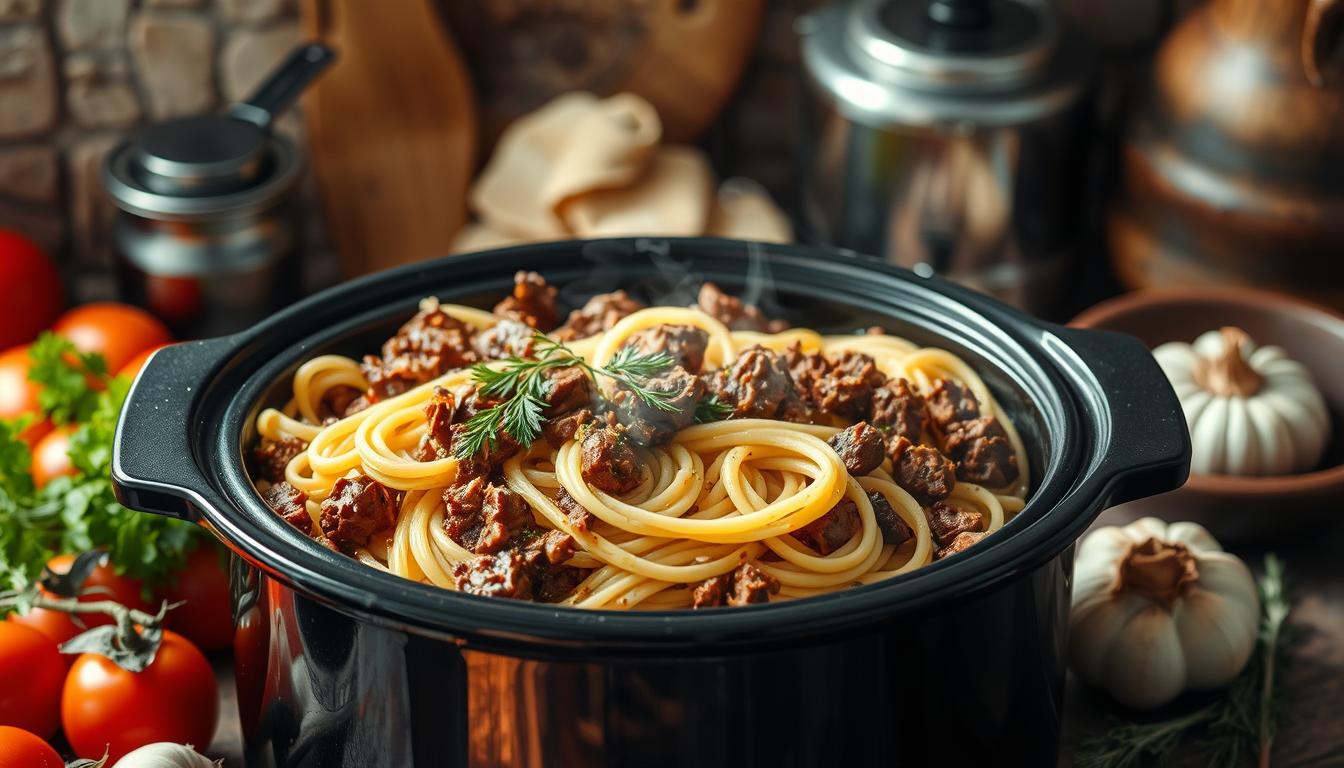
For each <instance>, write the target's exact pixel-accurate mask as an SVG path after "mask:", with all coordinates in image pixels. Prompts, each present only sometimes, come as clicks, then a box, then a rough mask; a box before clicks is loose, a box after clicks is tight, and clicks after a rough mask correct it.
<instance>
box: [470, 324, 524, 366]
mask: <svg viewBox="0 0 1344 768" xmlns="http://www.w3.org/2000/svg"><path fill="white" fill-rule="evenodd" d="M535 338H536V329H534V328H533V327H532V326H530V325H528V324H527V323H523V322H519V321H517V320H509V319H507V318H505V319H503V320H500V321H499V322H498V323H495V325H494V327H493V328H489V329H487V330H484V331H481V332H480V333H478V334H476V341H475V343H474V347H475V349H476V353H477V354H479V355H480V356H481V359H482V360H503V359H504V358H506V357H531V356H532V345H533V341H534V339H535Z"/></svg>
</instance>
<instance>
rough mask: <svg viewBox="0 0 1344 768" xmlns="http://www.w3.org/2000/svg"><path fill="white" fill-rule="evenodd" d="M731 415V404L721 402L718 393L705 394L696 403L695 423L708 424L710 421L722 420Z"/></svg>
mask: <svg viewBox="0 0 1344 768" xmlns="http://www.w3.org/2000/svg"><path fill="white" fill-rule="evenodd" d="M732 415H733V406H731V405H729V404H728V403H725V402H723V401H722V400H720V399H719V396H718V395H714V394H711V395H707V396H706V397H705V399H703V400H701V401H700V402H699V403H696V406H695V423H696V424H708V423H710V422H711V421H723V420H724V419H726V418H728V417H729V416H732Z"/></svg>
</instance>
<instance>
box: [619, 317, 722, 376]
mask: <svg viewBox="0 0 1344 768" xmlns="http://www.w3.org/2000/svg"><path fill="white" fill-rule="evenodd" d="M625 344H626V346H628V347H634V348H635V349H637V350H639V352H640V353H642V354H644V355H653V354H656V353H659V352H665V353H667V354H668V355H670V356H671V357H672V359H673V360H674V361H675V362H676V364H677V365H680V366H681V367H682V368H685V369H686V370H688V371H690V372H691V373H699V372H700V370H701V369H702V368H703V367H704V365H705V350H706V349H708V348H709V334H708V333H706V332H705V331H704V330H702V329H700V328H696V327H695V326H692V325H655V326H654V327H652V328H645V329H644V330H642V331H636V332H635V333H632V334H630V338H629V339H627V340H626V342H625Z"/></svg>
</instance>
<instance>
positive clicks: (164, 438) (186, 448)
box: [112, 337, 236, 522]
mask: <svg viewBox="0 0 1344 768" xmlns="http://www.w3.org/2000/svg"><path fill="white" fill-rule="evenodd" d="M235 349H236V344H235V341H234V340H233V339H231V338H228V337H225V338H218V339H205V340H203V341H191V342H186V343H183V344H174V345H172V346H170V347H164V348H163V349H161V350H159V351H158V352H155V353H154V354H153V355H151V356H150V358H149V361H148V362H146V363H145V366H144V368H143V369H142V370H141V371H140V375H139V376H137V377H136V379H135V383H134V384H132V385H131V391H130V393H129V394H127V396H126V404H125V405H124V406H123V407H122V409H121V417H120V418H119V419H118V420H117V436H116V439H115V440H114V441H113V444H112V488H113V490H114V491H115V492H116V495H117V500H118V501H120V502H121V503H122V505H123V506H127V507H130V508H131V509H137V510H140V511H142V512H154V513H157V514H160V515H167V516H169V517H176V518H180V519H183V520H188V521H191V522H196V521H198V520H200V518H201V513H200V510H201V509H202V508H209V507H213V508H215V509H222V508H224V504H223V500H222V498H221V497H219V496H218V494H217V493H216V492H215V490H214V488H213V486H211V484H210V482H209V480H207V479H206V477H205V476H204V475H203V474H202V473H201V469H200V467H199V466H197V464H196V458H195V451H194V450H193V449H192V446H191V440H192V435H193V434H194V433H195V430H194V429H192V423H191V419H192V413H193V412H194V411H195V405H196V401H197V398H199V397H200V396H201V392H202V390H203V389H204V388H205V387H206V386H207V384H208V383H209V382H210V381H211V379H213V378H214V376H215V375H216V374H217V373H218V371H219V368H220V367H221V366H222V365H223V363H224V362H225V361H226V360H227V359H228V358H229V356H230V354H231V353H232V352H233V351H234V350H235Z"/></svg>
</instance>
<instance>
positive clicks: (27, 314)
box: [0, 229, 64, 349]
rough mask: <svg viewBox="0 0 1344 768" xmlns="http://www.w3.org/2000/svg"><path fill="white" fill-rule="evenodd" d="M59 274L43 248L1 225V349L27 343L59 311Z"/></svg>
mask: <svg viewBox="0 0 1344 768" xmlns="http://www.w3.org/2000/svg"><path fill="white" fill-rule="evenodd" d="M63 293H64V292H63V291H62V289H61V275H60V273H59V272H57V271H56V266H55V265H54V264H52V263H51V259H48V258H47V256H46V254H44V253H42V249H40V248H38V247H37V245H35V244H34V243H33V241H31V240H29V239H28V238H26V237H24V236H23V235H20V234H19V233H17V232H12V231H9V230H3V229H0V306H3V307H4V308H5V322H3V323H0V349H5V348H6V347H12V346H14V345H15V344H26V343H28V342H30V341H32V340H33V339H35V338H37V334H38V333H39V332H41V331H42V329H43V328H46V327H47V326H49V325H51V324H52V322H53V321H54V320H55V319H56V316H57V315H59V314H61V297H62V294H63Z"/></svg>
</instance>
